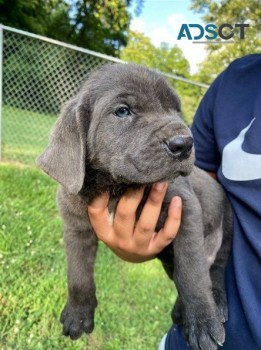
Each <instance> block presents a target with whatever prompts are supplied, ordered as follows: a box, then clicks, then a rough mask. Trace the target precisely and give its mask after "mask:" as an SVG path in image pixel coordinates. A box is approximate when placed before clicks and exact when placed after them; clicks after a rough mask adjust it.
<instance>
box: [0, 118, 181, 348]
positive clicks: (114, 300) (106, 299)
mask: <svg viewBox="0 0 261 350" xmlns="http://www.w3.org/2000/svg"><path fill="white" fill-rule="evenodd" d="M46 124H47V123H46ZM46 124H44V123H43V125H46ZM20 131H21V129H20ZM25 133H26V128H24V129H23V130H22V131H21V133H20V137H21V140H26V138H24V135H25ZM33 137H34V136H33V135H31V136H28V138H29V139H30V138H32V140H30V143H31V142H33V143H31V146H30V147H32V145H34V147H32V154H33V155H34V154H35V153H37V152H38V149H40V148H41V144H40V143H41V142H40V143H39V142H38V141H39V140H37V136H36V137H35V140H33ZM17 144H18V143H17ZM13 146H16V144H15V143H14V144H13ZM20 146H21V144H20V143H19V147H20ZM14 148H15V147H14ZM38 153H39V152H38ZM56 189H57V185H56V183H55V182H54V181H52V180H51V179H49V178H48V177H47V176H46V175H44V174H43V173H41V172H40V171H39V170H38V169H36V168H34V167H30V166H26V165H14V164H9V163H2V164H1V165H0V198H1V202H0V218H1V219H0V266H1V275H0V325H1V327H0V349H1V350H9V349H10V350H11V349H12V350H16V349H17V350H43V349H44V350H51V349H55V350H60V349H61V350H64V349H68V350H155V349H156V350H157V346H158V343H159V341H160V339H161V337H162V336H163V334H164V333H165V332H166V331H167V329H168V328H169V326H170V325H171V319H170V310H171V308H172V305H173V302H174V299H175V290H174V287H173V285H172V283H171V281H169V280H168V278H167V277H166V276H165V273H164V271H163V269H162V267H161V264H160V262H159V261H157V260H154V261H151V262H147V263H144V264H129V263H126V262H123V261H120V260H119V259H118V258H117V257H116V256H114V255H113V254H112V253H111V252H110V251H109V249H108V248H106V247H105V246H104V245H103V244H100V246H99V252H98V259H97V262H96V270H95V274H96V284H97V297H98V300H99V305H98V308H97V311H96V316H95V323H96V327H95V330H94V332H93V334H92V335H90V336H83V337H82V338H81V339H80V340H78V341H76V342H72V341H70V340H69V339H67V338H65V337H63V336H62V335H61V325H60V323H59V315H60V311H61V309H62V307H63V304H64V302H65V298H66V269H65V256H64V251H63V242H62V223H61V219H60V217H59V214H58V211H57V209H56V205H55V193H56Z"/></svg>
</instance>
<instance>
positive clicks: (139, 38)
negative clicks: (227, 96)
mask: <svg viewBox="0 0 261 350" xmlns="http://www.w3.org/2000/svg"><path fill="white" fill-rule="evenodd" d="M120 57H121V59H123V60H124V61H126V62H135V63H137V64H142V65H144V66H147V67H150V68H153V69H157V70H160V71H161V72H164V73H170V74H174V75H178V76H180V77H184V78H190V74H189V68H190V67H189V63H188V61H187V59H186V58H185V57H184V55H183V52H182V50H181V49H180V48H179V47H178V46H176V45H174V46H173V47H169V46H168V45H167V44H166V43H162V44H161V45H160V47H155V46H154V45H153V44H152V42H151V40H150V39H149V38H148V37H146V36H145V35H144V34H142V33H138V32H130V34H129V41H128V45H127V46H126V47H125V48H124V49H122V50H121V55H120ZM168 81H169V83H170V85H171V86H172V87H173V88H174V89H175V90H176V91H177V92H178V94H179V95H180V97H181V101H182V110H183V117H184V120H185V121H186V122H187V123H188V124H190V123H191V122H192V119H193V116H194V113H195V110H196V107H197V105H198V102H199V100H200V98H201V97H202V92H203V91H202V89H201V88H198V87H196V86H193V85H190V84H188V83H184V82H181V81H178V80H174V79H171V78H169V79H168Z"/></svg>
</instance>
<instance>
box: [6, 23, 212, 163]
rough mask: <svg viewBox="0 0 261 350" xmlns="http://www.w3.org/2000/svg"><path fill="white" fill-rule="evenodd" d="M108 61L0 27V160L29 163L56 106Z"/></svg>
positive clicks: (47, 131) (38, 149)
mask: <svg viewBox="0 0 261 350" xmlns="http://www.w3.org/2000/svg"><path fill="white" fill-rule="evenodd" d="M108 62H120V60H118V59H116V58H113V57H109V56H106V55H102V54H99V53H96V52H92V51H89V50H86V49H81V48H77V47H75V46H72V45H68V44H64V43H61V42H58V41H55V40H52V39H48V38H44V37H41V36H38V35H34V34H30V33H26V32H23V31H20V30H16V29H13V28H9V27H5V26H1V25H0V131H1V140H0V141H1V142H0V152H1V153H0V159H1V160H8V161H15V162H22V163H25V164H34V162H35V158H36V157H37V155H39V154H40V153H41V151H42V150H43V149H44V148H45V147H46V145H47V143H48V137H49V134H50V130H51V128H52V126H53V124H54V122H55V119H56V117H57V115H58V113H59V110H60V108H61V105H62V104H63V103H64V102H65V101H67V100H68V99H69V98H70V97H72V96H73V95H74V94H75V93H76V91H77V90H78V89H79V87H80V86H81V83H82V81H83V80H84V78H85V77H86V76H87V75H88V73H89V72H90V71H92V70H94V69H96V68H98V67H99V66H101V65H103V64H105V63H108ZM167 78H168V79H171V80H173V79H178V80H180V81H181V82H183V83H186V84H188V83H192V84H195V85H198V88H199V89H201V88H203V89H205V88H206V86H205V85H204V84H199V83H194V82H190V81H188V80H187V79H183V78H181V77H175V76H172V75H167ZM1 85H2V86H1Z"/></svg>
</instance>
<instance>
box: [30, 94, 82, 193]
mask: <svg viewBox="0 0 261 350" xmlns="http://www.w3.org/2000/svg"><path fill="white" fill-rule="evenodd" d="M77 102H78V99H77V98H75V99H73V100H71V101H70V102H68V103H67V104H66V105H65V107H64V108H63V110H62V113H61V115H60V117H59V118H58V119H57V122H56V124H55V127H54V129H53V132H52V135H51V138H50V144H49V146H48V147H47V149H46V150H45V151H44V152H43V153H42V154H41V155H40V156H39V157H38V158H37V160H36V164H37V165H38V166H39V167H40V168H41V169H43V170H44V171H45V172H46V173H47V174H48V175H50V176H51V177H52V178H54V179H55V180H56V181H58V182H59V183H60V184H61V185H63V186H64V187H65V188H66V189H67V190H68V191H69V192H70V193H72V194H78V193H79V192H80V190H81V188H82V186H83V182H84V176H85V157H86V146H87V142H86V137H87V136H86V135H87V130H85V129H86V128H87V125H88V121H87V120H85V119H86V116H85V115H83V114H84V112H83V111H80V109H81V108H78V107H77ZM83 117H84V118H83ZM88 117H89V116H87V118H88ZM85 121H86V123H85Z"/></svg>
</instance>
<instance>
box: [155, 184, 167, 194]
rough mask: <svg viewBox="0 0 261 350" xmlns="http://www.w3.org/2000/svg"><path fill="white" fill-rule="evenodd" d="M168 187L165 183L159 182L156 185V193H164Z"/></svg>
mask: <svg viewBox="0 0 261 350" xmlns="http://www.w3.org/2000/svg"><path fill="white" fill-rule="evenodd" d="M165 187H166V183H165V182H157V183H155V184H154V188H155V190H156V191H158V192H162V191H163V190H164V189H165Z"/></svg>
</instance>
